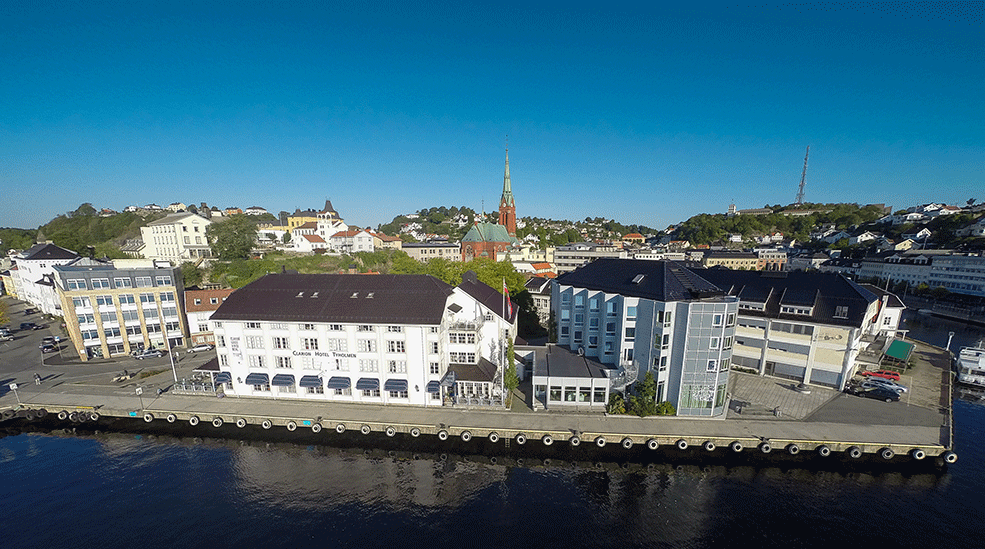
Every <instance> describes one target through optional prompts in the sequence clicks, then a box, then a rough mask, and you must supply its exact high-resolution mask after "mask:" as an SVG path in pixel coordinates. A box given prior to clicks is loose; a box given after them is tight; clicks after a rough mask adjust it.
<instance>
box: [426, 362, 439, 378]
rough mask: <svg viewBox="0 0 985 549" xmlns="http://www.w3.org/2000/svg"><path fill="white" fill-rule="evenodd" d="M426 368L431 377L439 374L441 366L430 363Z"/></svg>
mask: <svg viewBox="0 0 985 549" xmlns="http://www.w3.org/2000/svg"><path fill="white" fill-rule="evenodd" d="M428 368H429V370H428V371H429V372H430V373H431V375H438V374H440V373H441V365H440V364H438V363H437V362H432V363H431V364H430V365H429V366H428Z"/></svg>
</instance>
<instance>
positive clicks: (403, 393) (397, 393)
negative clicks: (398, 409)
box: [390, 391, 407, 398]
mask: <svg viewBox="0 0 985 549" xmlns="http://www.w3.org/2000/svg"><path fill="white" fill-rule="evenodd" d="M390 398H407V391H390Z"/></svg>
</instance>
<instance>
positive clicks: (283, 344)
mask: <svg viewBox="0 0 985 549" xmlns="http://www.w3.org/2000/svg"><path fill="white" fill-rule="evenodd" d="M290 348H291V346H290V345H289V344H288V342H287V338H286V337H275V338H274V349H290Z"/></svg>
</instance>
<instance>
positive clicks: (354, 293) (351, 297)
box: [349, 292, 359, 299]
mask: <svg viewBox="0 0 985 549" xmlns="http://www.w3.org/2000/svg"><path fill="white" fill-rule="evenodd" d="M357 297H359V292H352V295H351V296H349V298H350V299H356V298H357Z"/></svg>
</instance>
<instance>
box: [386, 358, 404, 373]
mask: <svg viewBox="0 0 985 549" xmlns="http://www.w3.org/2000/svg"><path fill="white" fill-rule="evenodd" d="M388 366H389V369H390V373H391V374H406V373H407V361H406V360H391V361H390V363H389V364H388Z"/></svg>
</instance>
